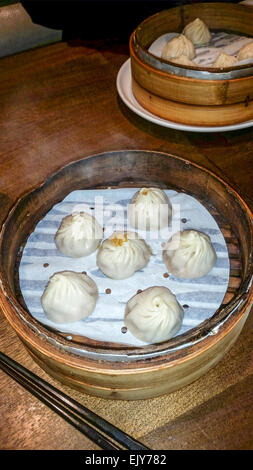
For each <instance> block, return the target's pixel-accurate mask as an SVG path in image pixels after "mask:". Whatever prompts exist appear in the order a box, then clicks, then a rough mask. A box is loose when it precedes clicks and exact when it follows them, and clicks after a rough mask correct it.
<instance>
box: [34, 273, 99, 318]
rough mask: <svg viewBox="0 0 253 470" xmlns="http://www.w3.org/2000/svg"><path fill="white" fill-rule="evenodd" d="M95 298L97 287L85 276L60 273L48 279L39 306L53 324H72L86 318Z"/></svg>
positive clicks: (91, 309)
mask: <svg viewBox="0 0 253 470" xmlns="http://www.w3.org/2000/svg"><path fill="white" fill-rule="evenodd" d="M97 298H98V289H97V285H96V283H95V282H94V281H93V280H92V279H91V278H90V277H89V276H87V274H83V273H76V272H74V271H61V272H58V273H55V274H53V276H51V277H50V279H49V282H48V284H47V286H46V288H45V290H44V292H43V295H42V297H41V304H42V307H43V310H44V312H45V313H46V315H47V317H48V318H49V319H50V320H52V321H53V322H55V323H72V322H75V321H78V320H82V319H83V318H86V317H88V316H89V315H90V314H91V313H92V312H93V310H94V308H95V306H96V301H97Z"/></svg>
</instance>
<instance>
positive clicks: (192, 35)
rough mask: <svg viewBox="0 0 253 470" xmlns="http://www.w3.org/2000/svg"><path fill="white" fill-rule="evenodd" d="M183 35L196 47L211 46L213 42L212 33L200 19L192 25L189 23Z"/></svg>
mask: <svg viewBox="0 0 253 470" xmlns="http://www.w3.org/2000/svg"><path fill="white" fill-rule="evenodd" d="M183 34H184V35H185V36H186V37H187V39H189V40H190V41H191V42H192V43H193V44H194V45H195V46H204V45H207V44H209V42H210V40H211V33H210V31H209V29H208V27H207V26H206V24H205V23H204V21H202V20H201V19H200V18H196V19H195V20H194V21H192V22H191V23H188V24H187V25H186V26H185V28H184V30H183Z"/></svg>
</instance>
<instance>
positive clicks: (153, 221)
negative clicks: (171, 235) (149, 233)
mask: <svg viewBox="0 0 253 470" xmlns="http://www.w3.org/2000/svg"><path fill="white" fill-rule="evenodd" d="M127 216H128V221H129V223H130V224H131V225H132V227H135V228H136V229H139V230H159V229H161V228H164V227H168V225H169V223H170V221H171V218H172V207H171V203H170V201H169V198H168V197H167V194H166V193H165V192H164V191H163V190H162V189H159V188H142V189H140V190H139V191H137V192H136V193H135V194H134V196H133V198H132V200H131V202H130V205H129V206H128V210H127Z"/></svg>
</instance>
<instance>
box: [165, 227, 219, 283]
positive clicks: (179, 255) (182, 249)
mask: <svg viewBox="0 0 253 470" xmlns="http://www.w3.org/2000/svg"><path fill="white" fill-rule="evenodd" d="M164 248H165V249H164V251H163V260H164V263H165V265H166V267H167V269H168V271H169V272H170V273H172V274H173V275H174V276H176V277H179V278H184V279H195V278H200V277H202V276H205V275H206V274H207V273H209V271H210V270H211V269H212V268H213V266H214V264H215V262H216V253H215V250H214V248H213V245H212V243H211V239H210V237H209V236H208V235H206V234H205V233H202V232H198V231H197V230H184V231H183V232H178V233H176V234H175V235H174V236H173V237H172V238H171V239H170V240H169V241H168V242H167V244H166V245H165V247H164Z"/></svg>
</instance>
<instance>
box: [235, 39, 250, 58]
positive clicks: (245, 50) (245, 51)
mask: <svg viewBox="0 0 253 470" xmlns="http://www.w3.org/2000/svg"><path fill="white" fill-rule="evenodd" d="M251 57H252V58H253V41H252V42H249V43H248V44H245V46H243V47H241V49H240V50H239V52H238V54H237V59H238V60H244V59H250V58H251Z"/></svg>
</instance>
